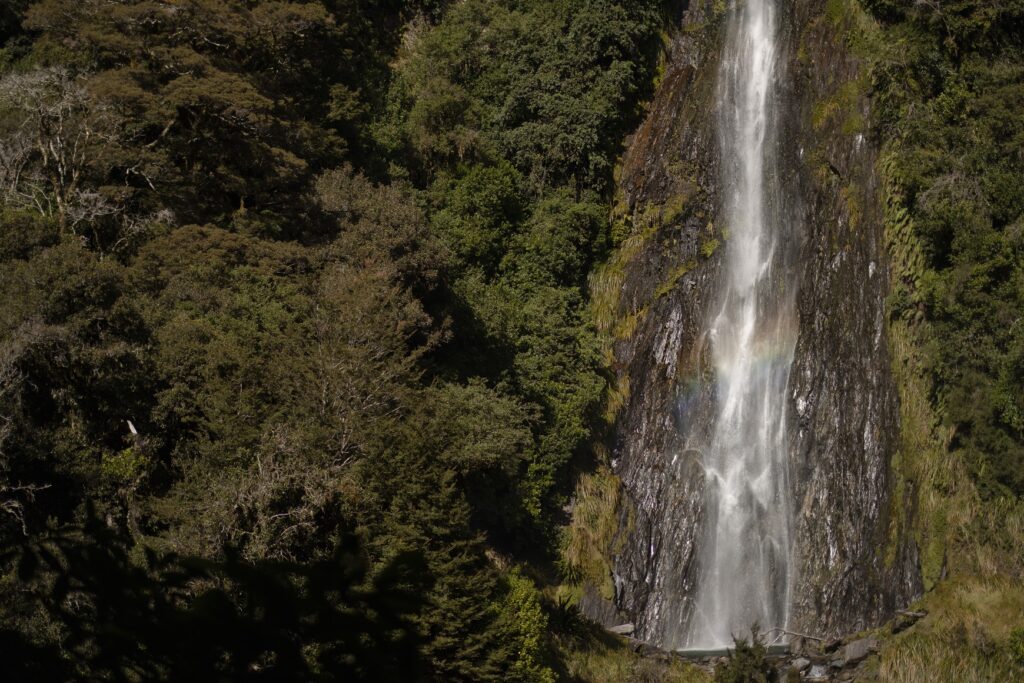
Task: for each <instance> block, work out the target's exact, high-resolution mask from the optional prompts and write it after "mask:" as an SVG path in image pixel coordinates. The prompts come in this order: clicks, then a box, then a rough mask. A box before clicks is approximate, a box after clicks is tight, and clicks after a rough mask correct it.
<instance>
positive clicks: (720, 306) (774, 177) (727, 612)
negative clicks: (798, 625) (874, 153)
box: [683, 0, 797, 648]
mask: <svg viewBox="0 0 1024 683" xmlns="http://www.w3.org/2000/svg"><path fill="white" fill-rule="evenodd" d="M729 21H730V24H729V28H728V34H727V38H726V44H725V49H724V52H723V55H722V61H721V67H720V72H719V82H718V94H717V106H718V143H719V149H720V159H721V164H720V169H721V170H720V173H721V177H720V179H719V180H720V186H721V188H722V207H721V213H720V217H719V221H720V226H721V228H722V232H723V234H724V235H725V236H726V245H727V246H726V254H725V257H724V264H723V268H722V271H721V275H720V280H719V293H718V295H717V298H716V304H715V305H713V306H712V310H711V312H710V315H709V316H708V318H709V320H708V322H707V325H706V334H705V336H706V339H707V340H708V344H709V347H710V353H711V360H712V366H713V371H714V378H715V380H714V396H715V418H714V420H715V421H714V426H713V428H712V429H711V430H710V434H709V435H705V436H702V437H700V438H701V439H702V440H703V441H704V443H693V442H692V439H691V443H690V444H689V445H690V446H692V447H693V448H694V450H696V451H698V452H700V454H701V459H702V465H703V468H704V472H705V485H704V486H705V489H704V510H705V525H704V529H703V531H702V535H701V537H700V541H699V542H700V546H699V550H698V555H697V558H698V559H697V561H698V566H699V574H698V579H697V583H696V588H695V593H694V594H693V596H692V600H693V602H692V606H693V607H692V611H691V614H690V619H689V626H688V629H687V631H686V636H685V643H683V644H684V645H685V647H688V648H715V647H724V646H727V645H731V644H732V638H733V636H747V635H748V634H749V633H750V628H751V626H752V625H753V624H755V623H756V624H758V625H760V627H761V629H762V631H763V630H766V629H769V628H772V627H781V626H784V625H785V624H786V620H787V616H788V614H787V613H788V606H789V603H790V599H789V591H790V583H791V571H790V554H791V542H790V538H791V529H790V527H791V517H792V513H791V502H790V500H789V493H788V474H787V469H788V466H787V443H788V440H787V434H786V431H787V430H786V419H787V418H786V405H787V396H786V386H787V383H788V380H789V371H790V366H791V364H792V360H793V354H794V349H795V341H796V327H797V325H796V320H795V312H794V309H795V303H794V293H795V289H796V282H795V280H794V279H793V275H792V273H793V271H794V268H793V267H792V266H793V256H792V254H793V253H794V245H793V242H794V241H795V240H794V239H792V235H793V234H794V230H795V228H794V227H793V226H792V225H790V222H791V221H790V220H787V215H786V213H787V212H786V210H785V209H786V204H787V202H786V198H785V196H784V194H785V193H784V191H783V186H782V182H781V180H780V174H779V172H778V154H777V148H778V145H779V136H778V127H779V115H778V113H777V112H778V109H779V108H780V107H779V102H778V99H779V98H778V94H777V84H778V81H779V79H780V74H779V65H778V36H777V26H776V12H775V7H774V4H773V2H772V0H745V1H741V2H739V3H738V4H737V5H736V6H735V7H734V8H733V10H732V16H731V17H730V19H729ZM693 438H697V437H693Z"/></svg>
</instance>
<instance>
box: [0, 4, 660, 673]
mask: <svg viewBox="0 0 1024 683" xmlns="http://www.w3.org/2000/svg"><path fill="white" fill-rule="evenodd" d="M664 21H665V17H664V15H663V8H662V7H661V6H660V4H659V3H658V2H655V1H654V0H649V1H645V2H630V3H623V2H613V1H612V0H592V1H589V2H585V3H576V2H566V1H563V0H538V1H536V2H512V1H503V2H484V1H483V0H468V1H466V2H460V3H452V4H451V5H450V6H449V5H448V4H447V3H443V2H431V1H429V0H424V1H422V2H395V1H390V0H378V1H374V2H356V1H355V0H310V1H298V0H296V1H286V0H268V1H266V2H219V1H216V0H186V1H185V2H180V3H165V2H154V1H150V0H128V1H125V2H116V3H110V2H101V1H99V0H82V1H80V2H68V1H67V0H41V1H40V2H34V3H27V2H26V3H21V4H18V3H15V4H10V3H7V4H5V5H4V8H3V10H0V40H3V48H2V53H0V148H2V150H3V154H2V155H0V156H2V157H3V158H2V159H0V181H2V182H0V187H2V191H3V193H4V194H3V209H2V218H0V221H2V225H3V230H2V233H0V260H2V266H0V302H2V303H0V330H2V333H0V340H2V341H0V406H2V407H0V416H2V421H0V540H2V544H3V548H4V550H3V552H2V554H0V562H2V563H3V565H2V572H3V579H2V580H0V591H2V594H3V595H2V597H3V602H4V603H5V609H4V610H3V611H2V612H0V615H2V616H0V633H2V635H0V641H2V642H3V643H4V647H3V649H4V651H5V652H16V653H17V657H16V659H14V660H13V661H12V660H9V661H8V662H7V666H8V667H9V668H8V671H9V672H13V673H11V674H10V675H12V676H14V678H15V679H19V680H28V679H32V680H68V679H83V680H86V679H87V680H184V679H189V680H198V679H200V678H209V677H211V676H220V677H222V678H221V679H222V680H240V679H242V678H244V679H246V680H250V679H259V680H314V679H315V680H385V679H390V680H400V679H401V680H414V679H422V680H444V681H459V680H462V681H488V680H494V681H545V682H546V681H552V680H555V677H556V673H557V674H558V675H560V676H572V675H574V674H573V673H571V672H570V671H569V669H567V664H566V661H565V659H564V654H559V653H560V652H564V651H565V648H562V649H557V648H556V647H555V642H554V641H553V640H552V638H551V637H550V635H549V630H550V629H549V628H548V623H549V619H550V618H552V616H551V615H555V616H557V614H555V606H553V605H552V604H551V603H550V601H548V600H547V599H546V598H545V597H544V596H543V595H542V593H541V592H540V591H539V590H538V588H537V587H536V583H535V579H536V578H537V577H538V576H539V575H547V574H550V572H552V571H553V569H551V567H553V566H554V562H553V561H554V559H555V558H556V557H557V554H558V539H559V535H558V528H559V526H560V525H561V524H562V523H563V520H562V516H563V515H564V513H563V512H562V510H563V508H564V506H565V503H566V501H567V499H568V495H569V494H570V493H571V490H572V485H573V482H572V477H571V472H570V469H571V468H570V463H571V462H572V460H573V458H574V457H575V456H576V455H577V454H579V453H580V452H581V451H582V449H583V448H584V447H585V445H586V444H587V443H588V442H589V441H590V439H591V438H592V433H593V429H594V425H595V424H596V421H597V418H598V415H599V413H600V409H601V405H602V401H603V396H604V392H605V388H606V387H605V384H606V383H605V379H604V377H603V376H602V374H601V361H600V356H599V346H598V343H597V341H596V336H595V333H594V332H593V329H592V326H591V324H590V323H589V321H588V320H587V315H586V310H587V309H586V306H585V305H586V294H585V282H586V276H587V274H588V272H589V271H590V269H591V268H592V266H593V264H594V263H595V262H597V261H598V260H600V259H602V258H604V255H605V254H606V252H607V250H608V248H609V247H610V244H609V237H608V232H609V228H608V218H607V216H608V213H609V211H608V202H609V198H610V196H611V194H612V191H613V188H612V180H611V174H612V167H613V165H614V162H615V159H616V157H617V155H618V154H619V153H620V149H621V145H622V140H623V139H624V138H625V135H626V133H627V132H628V131H629V130H630V129H631V128H632V127H634V126H635V125H636V123H637V117H638V114H639V112H640V107H639V103H640V102H641V101H642V99H643V97H644V96H645V93H646V92H647V89H648V88H649V87H650V85H649V84H650V83H651V80H652V75H653V72H654V68H655V65H656V59H657V54H658V51H659V49H660V39H659V36H658V31H659V29H660V28H661V27H662V24H663V22H664ZM517 566H522V567H523V570H522V571H520V570H518V569H515V567H517ZM331 567H335V568H336V570H337V571H335V572H331V571H330V568H331ZM546 568H547V569H546ZM538 572H539V574H538ZM558 618H560V619H562V620H563V621H566V620H567V621H566V623H576V622H575V619H576V617H575V616H574V615H573V613H572V610H571V609H570V610H569V611H568V612H566V613H565V614H564V615H562V616H561V617H558ZM579 628H583V629H584V630H583V631H581V635H580V636H579V638H581V639H583V640H582V641H579V642H583V641H585V640H586V639H587V638H590V637H592V636H587V635H583V634H584V633H587V632H588V631H587V629H586V628H585V627H583V626H580V627H579ZM225 634H226V635H225ZM565 642H566V643H569V645H568V647H570V649H571V647H573V646H572V645H571V643H572V642H577V641H576V640H574V639H573V638H569V639H568V640H566V641H565ZM8 646H9V647H8ZM602 647H604V648H605V649H604V650H602V651H603V652H609V653H611V652H617V651H619V650H623V648H622V647H621V646H619V645H617V644H613V645H606V646H602ZM608 648H610V649H608ZM604 656H612V655H604ZM614 657H618V658H619V659H620V660H621V662H620V663H619V664H616V666H626V667H629V666H634V665H633V664H629V663H628V662H629V661H632V659H631V657H632V655H628V656H627V654H625V651H624V650H623V654H622V655H614ZM623 658H624V659H623ZM617 661H618V660H617ZM622 662H626V663H622ZM573 666H576V665H573ZM579 666H583V665H582V664H581V665H579ZM584 668H585V667H584ZM624 670H625V669H624Z"/></svg>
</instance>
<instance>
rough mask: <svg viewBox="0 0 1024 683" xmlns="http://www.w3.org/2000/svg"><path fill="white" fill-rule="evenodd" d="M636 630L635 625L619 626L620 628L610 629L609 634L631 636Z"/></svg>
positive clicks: (611, 627) (613, 627) (612, 627)
mask: <svg viewBox="0 0 1024 683" xmlns="http://www.w3.org/2000/svg"><path fill="white" fill-rule="evenodd" d="M634 630H635V628H634V627H633V624H619V625H618V626H609V627H608V632H609V633H614V634H615V635H617V636H631V635H633V631H634Z"/></svg>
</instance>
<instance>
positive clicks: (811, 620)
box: [584, 0, 920, 645]
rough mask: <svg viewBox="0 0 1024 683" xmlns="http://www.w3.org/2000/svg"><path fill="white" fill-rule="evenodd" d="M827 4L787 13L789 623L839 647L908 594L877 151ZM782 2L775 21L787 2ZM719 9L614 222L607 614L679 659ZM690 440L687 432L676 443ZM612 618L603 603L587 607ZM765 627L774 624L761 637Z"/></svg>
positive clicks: (712, 238)
mask: <svg viewBox="0 0 1024 683" xmlns="http://www.w3.org/2000/svg"><path fill="white" fill-rule="evenodd" d="M825 4H826V3H825V2H824V1H823V0H797V1H796V2H795V3H780V11H781V16H780V19H781V21H782V26H783V29H782V40H783V41H784V45H783V58H784V59H785V60H786V64H785V65H784V73H785V77H784V79H783V80H784V81H785V82H784V83H783V84H781V91H782V93H783V95H784V100H785V101H786V103H787V109H788V112H787V114H786V115H785V116H784V120H785V121H786V125H785V126H784V129H783V130H782V131H780V134H781V136H782V138H781V139H782V141H783V143H782V147H783V150H784V151H783V155H784V158H783V162H782V164H781V166H782V167H781V168H779V169H778V172H779V173H781V174H784V176H785V178H784V181H783V182H785V183H787V184H789V185H790V186H791V187H793V188H795V193H796V194H797V195H798V196H797V202H796V205H795V206H794V207H793V208H792V211H793V212H794V216H793V220H794V221H800V222H801V223H802V226H803V227H802V233H803V239H802V241H801V244H800V247H799V253H800V258H799V269H800V271H801V272H800V273H799V281H800V286H799V292H798V295H797V306H798V312H799V319H800V324H799V327H800V332H799V337H798V342H797V349H796V356H795V359H794V363H793V368H792V373H791V377H790V386H789V392H788V393H789V400H790V402H791V405H790V406H789V415H790V416H791V421H792V424H791V426H790V430H789V434H790V439H791V447H790V463H791V466H790V472H791V486H792V496H793V501H794V502H793V509H794V511H795V519H794V531H795V547H794V558H793V561H792V564H793V565H794V567H795V578H794V583H793V591H792V604H791V618H790V625H791V627H793V628H795V629H796V630H804V631H808V632H814V633H817V634H821V635H836V634H840V633H844V632H849V631H853V630H857V629H860V628H863V627H866V626H870V625H873V624H876V623H878V622H879V621H881V620H882V619H883V618H885V617H886V616H887V615H889V614H891V612H892V611H893V609H895V608H896V607H898V606H900V605H903V604H906V603H907V602H909V601H910V599H911V598H912V597H914V596H916V595H917V594H919V592H920V579H919V573H920V572H919V569H918V566H917V557H916V548H915V547H914V545H913V543H912V541H909V540H903V539H896V540H895V541H892V540H891V539H889V538H888V536H889V534H888V529H889V523H890V520H889V519H888V512H889V510H890V507H891V506H890V501H889V497H890V494H891V488H892V487H891V485H890V481H889V458H890V457H891V454H892V453H893V452H894V450H895V448H896V441H897V439H898V429H899V425H898V424H897V421H898V414H899V411H898V405H897V396H896V392H895V387H894V384H893V380H892V377H891V374H890V371H889V355H888V349H887V343H886V338H885V327H884V318H883V316H884V301H885V296H886V293H887V283H888V276H887V270H886V269H887V267H888V266H887V258H886V254H885V250H884V243H883V241H882V218H881V211H880V208H879V197H878V187H877V185H878V180H877V176H876V171H875V165H876V161H877V159H876V156H877V153H876V149H875V148H874V147H873V145H872V142H871V140H870V138H869V136H868V134H867V130H866V121H867V119H868V113H869V112H868V100H867V98H866V95H865V94H864V93H865V91H866V88H865V87H863V84H862V79H863V77H862V73H861V72H862V68H861V65H860V63H859V62H858V60H857V58H856V57H855V56H854V54H853V52H852V51H851V50H849V49H847V48H846V47H845V46H844V40H843V35H844V31H845V30H846V29H848V28H849V27H848V26H845V25H844V22H845V21H848V20H847V19H844V17H843V16H835V13H834V12H832V13H830V16H828V17H826V13H825ZM782 5H784V6H782ZM724 12H725V10H724V8H723V7H722V6H721V3H716V2H713V1H710V2H691V3H690V6H689V8H688V9H687V10H686V11H685V13H684V15H683V19H682V22H681V26H680V27H679V29H678V30H677V31H676V32H675V33H674V36H673V39H672V44H671V47H670V50H669V54H668V59H667V67H666V71H665V75H664V78H663V80H662V82H661V83H660V85H659V88H658V91H657V94H656V97H655V99H654V101H653V102H652V104H651V107H650V111H649V115H648V117H647V119H646V121H645V122H644V123H643V125H642V126H641V128H640V129H639V130H638V131H637V132H636V134H635V135H634V136H633V137H632V139H631V140H630V142H629V145H628V150H627V153H626V155H625V157H624V160H623V167H622V172H621V176H620V181H619V188H620V192H621V199H622V200H621V202H620V212H621V214H622V215H621V216H620V219H621V220H622V221H623V222H624V224H625V225H628V226H632V231H633V233H632V236H631V237H630V240H631V242H630V244H631V250H632V252H635V255H633V256H632V257H631V258H630V259H629V260H628V262H627V263H626V265H625V270H624V275H623V280H622V282H623V284H622V287H621V291H620V293H619V296H618V303H617V309H616V316H617V318H619V319H620V320H624V319H632V320H633V324H630V325H625V326H619V327H620V329H622V330H624V332H621V333H620V335H619V338H618V339H617V340H616V342H615V346H614V351H615V361H614V362H615V365H614V369H615V372H616V374H617V376H618V380H619V384H620V386H621V387H628V393H627V392H625V391H623V393H624V394H626V398H625V401H624V403H623V405H622V407H621V408H620V410H619V412H618V414H617V419H616V426H615V436H614V444H613V455H612V466H613V468H614V470H615V472H616V474H618V476H619V478H620V479H621V482H622V487H623V491H624V494H625V495H624V496H623V500H624V503H623V507H622V509H621V510H620V515H619V517H620V532H619V534H620V541H619V543H618V544H617V546H616V547H617V549H618V552H617V553H616V555H615V557H614V558H612V563H613V567H614V572H613V573H614V577H613V578H614V583H615V603H616V606H617V607H618V609H619V611H620V612H621V614H622V616H623V617H624V618H627V619H629V620H631V621H633V622H634V623H635V624H636V628H637V635H638V637H640V638H642V639H645V640H648V641H650V642H653V643H656V644H668V645H672V644H674V643H676V642H678V638H679V633H680V631H681V629H682V628H683V627H684V624H685V623H686V622H687V621H688V620H689V616H690V615H689V610H690V609H691V608H692V606H691V604H690V596H691V595H692V592H693V587H694V584H695V581H696V580H697V578H698V577H697V572H698V571H700V569H699V567H697V566H696V561H695V557H696V543H697V540H698V538H699V537H700V528H701V524H702V522H703V511H702V509H701V507H702V495H701V494H702V490H703V479H702V477H703V474H702V470H701V467H700V465H699V462H698V460H697V457H696V455H695V454H694V453H688V452H687V451H686V450H685V444H683V443H682V437H681V434H682V433H683V432H684V431H689V432H690V433H691V434H692V433H695V432H697V433H699V432H700V431H701V430H706V429H709V428H710V427H711V421H712V415H713V397H712V396H710V395H709V394H710V390H709V389H708V388H707V387H709V386H710V383H709V382H706V381H702V380H703V379H706V378H707V373H708V372H709V370H708V368H707V367H706V365H705V363H706V361H705V360H704V358H705V356H706V354H705V351H706V348H705V347H706V342H705V340H704V339H702V337H701V335H702V332H703V330H704V327H705V324H704V323H705V320H706V315H707V314H706V311H707V306H708V305H709V303H710V302H712V301H713V300H714V297H715V287H716V283H717V275H718V270H719V268H720V264H721V252H722V251H723V249H720V248H719V246H720V245H721V244H722V242H724V240H726V239H727V237H728V236H727V234H726V233H725V231H723V230H722V229H721V227H720V226H717V225H716V214H717V210H718V207H719V205H720V204H719V197H718V195H717V187H716V178H717V177H718V173H717V158H716V157H717V153H718V147H717V144H716V139H715V122H714V118H713V117H714V115H715V106H714V91H715V79H716V75H717V71H718V56H719V52H718V50H719V44H720V42H721V34H722V23H723V22H722V20H723V15H724ZM684 428H685V429H684ZM584 607H585V609H587V610H588V611H589V612H590V613H591V614H592V615H594V616H598V615H601V616H603V617H604V619H605V620H607V619H609V617H610V611H609V610H608V609H607V608H608V606H607V605H605V609H604V610H603V611H602V609H601V608H600V606H599V605H598V604H597V601H593V600H592V601H585V604H584ZM762 626H763V627H769V626H777V625H776V624H772V625H762Z"/></svg>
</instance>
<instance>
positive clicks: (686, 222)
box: [613, 3, 720, 644]
mask: <svg viewBox="0 0 1024 683" xmlns="http://www.w3.org/2000/svg"><path fill="white" fill-rule="evenodd" d="M714 20H715V18H714V16H713V14H712V13H711V10H710V3H708V5H707V6H705V5H704V4H702V3H701V4H698V3H694V4H693V5H691V7H690V8H689V9H688V10H687V12H686V14H685V17H684V20H683V25H682V30H681V31H680V32H679V33H677V35H676V36H675V39H674V42H673V45H672V48H671V53H670V59H669V65H668V68H667V71H666V75H665V78H664V80H663V82H662V84H661V86H660V88H659V91H658V94H657V97H656V100H655V101H654V102H653V103H652V107H651V113H650V115H649V117H648V118H647V120H646V121H645V123H644V124H643V126H642V127H641V129H640V130H639V131H638V132H637V133H636V134H635V136H634V137H633V139H632V141H631V144H630V147H629V150H628V152H627V155H626V157H625V159H624V164H623V172H622V176H621V182H620V188H621V190H622V194H623V198H624V200H625V202H626V204H627V206H628V210H629V212H630V213H631V214H632V216H633V217H634V231H635V232H636V231H638V230H645V231H646V232H647V233H648V234H647V236H646V237H645V238H643V245H642V247H641V248H640V250H639V253H638V254H637V256H636V257H635V258H634V259H632V261H631V262H630V263H629V265H628V266H627V269H626V273H625V284H624V286H623V288H622V291H621V293H620V298H619V307H618V315H619V316H620V317H626V316H629V315H636V314H637V313H638V312H640V311H642V312H643V316H642V319H641V321H640V323H639V324H638V325H637V327H636V329H635V331H634V332H633V334H632V335H631V336H630V337H628V338H626V339H622V340H619V341H618V343H617V344H616V346H615V357H616V368H615V369H616V371H617V374H618V376H619V382H620V385H628V386H629V388H630V395H629V399H628V400H627V402H626V403H625V405H624V406H623V407H622V409H621V412H620V414H619V417H618V423H617V424H618V426H617V434H616V439H615V444H614V450H613V467H614V468H615V471H616V473H617V474H618V475H619V477H620V478H621V480H622V483H623V488H624V489H625V493H626V496H625V499H626V505H625V507H626V509H624V510H623V511H622V517H621V533H622V534H623V535H624V542H623V544H622V546H621V548H622V550H621V552H620V553H619V554H618V555H617V556H616V557H615V558H613V560H614V567H615V575H614V577H613V578H614V582H615V589H616V602H617V604H618V606H619V608H620V609H621V610H622V611H623V612H624V613H625V614H626V615H628V616H629V618H630V619H629V620H630V621H631V622H632V623H634V624H635V629H636V636H637V637H638V638H639V639H641V640H645V641H648V642H651V643H655V644H661V643H664V642H666V641H668V640H670V639H671V637H672V634H671V633H668V632H666V627H667V625H669V624H683V623H685V621H686V620H687V618H688V610H689V606H690V605H689V598H690V596H691V595H692V593H693V586H694V580H695V573H696V569H697V568H696V566H695V563H694V555H695V553H696V549H697V547H696V543H697V538H698V530H699V528H700V523H701V517H702V510H701V500H702V496H703V490H704V481H703V472H702V469H701V467H700V465H699V462H698V459H697V457H696V454H694V453H687V452H686V451H685V450H684V444H683V442H682V434H683V433H684V429H683V426H684V425H682V424H681V421H683V420H687V421H695V422H697V423H699V424H702V425H704V427H705V428H710V418H711V409H712V407H713V406H712V402H711V397H710V396H708V395H705V394H706V393H707V392H706V390H702V389H700V388H699V386H700V384H701V383H699V382H696V381H695V378H696V376H697V375H698V374H700V373H701V372H703V371H704V370H703V369H702V367H701V360H700V359H701V354H700V352H701V347H702V340H701V339H700V335H701V334H702V332H703V328H704V325H703V319H704V310H705V308H706V306H707V304H708V302H709V301H711V300H713V299H714V296H715V291H714V288H715V282H716V279H717V278H716V272H717V269H718V266H719V261H720V256H719V254H718V253H716V252H715V251H711V250H710V249H708V248H707V245H708V244H710V240H712V239H714V225H713V220H714V207H715V205H716V195H715V192H716V188H715V185H714V179H715V178H716V177H717V173H716V170H715V168H716V166H715V165H716V158H715V157H716V150H717V147H716V142H715V128H714V126H715V122H714V120H713V118H712V117H713V115H714V111H713V105H712V103H713V101H714V85H715V84H714V74H715V69H714V65H713V62H714V58H715V51H714V48H715V47H716V45H715V40H716V38H717V35H716V29H715V24H714V23H713V22H714ZM660 207H670V210H668V211H665V210H659V211H657V217H656V218H655V219H654V225H653V226H650V227H647V226H646V224H645V223H642V218H641V217H642V216H644V215H650V214H651V213H652V208H653V209H659V208H660ZM705 386H706V384H705ZM695 387H696V394H695V393H693V391H691V389H693V388H695Z"/></svg>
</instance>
